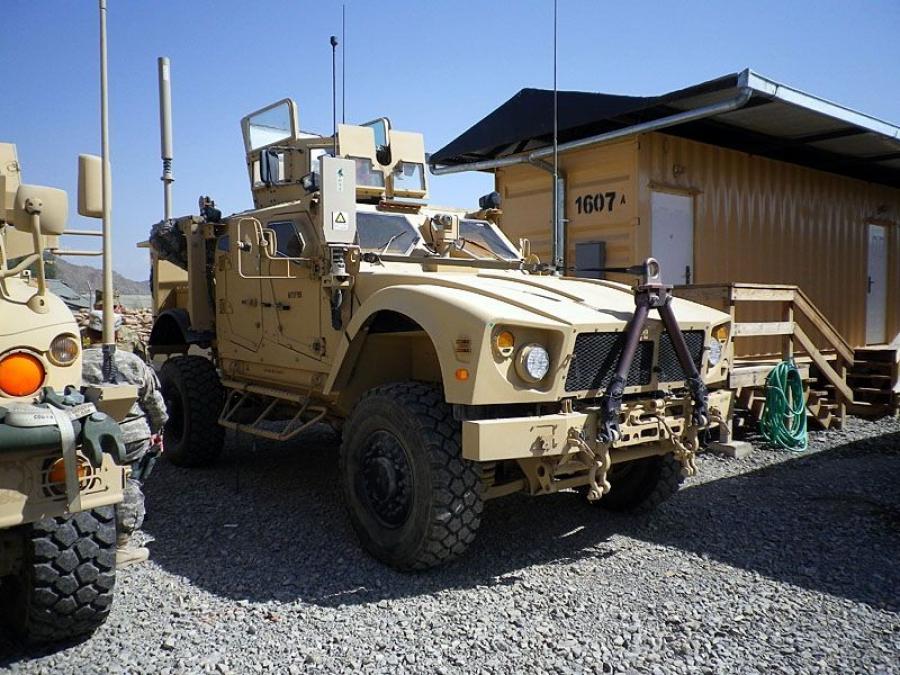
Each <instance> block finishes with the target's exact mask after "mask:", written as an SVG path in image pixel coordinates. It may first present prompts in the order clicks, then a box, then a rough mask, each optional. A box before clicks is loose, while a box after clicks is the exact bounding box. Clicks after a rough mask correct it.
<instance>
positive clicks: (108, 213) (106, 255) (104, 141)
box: [99, 0, 116, 346]
mask: <svg viewBox="0 0 900 675" xmlns="http://www.w3.org/2000/svg"><path fill="white" fill-rule="evenodd" d="M99 2H100V154H101V155H102V156H103V344H104V345H105V346H106V345H112V346H115V344H116V334H115V324H114V322H113V311H112V310H113V304H112V303H113V281H112V280H113V277H112V177H111V176H110V164H109V105H108V91H107V75H106V70H107V64H106V0H99Z"/></svg>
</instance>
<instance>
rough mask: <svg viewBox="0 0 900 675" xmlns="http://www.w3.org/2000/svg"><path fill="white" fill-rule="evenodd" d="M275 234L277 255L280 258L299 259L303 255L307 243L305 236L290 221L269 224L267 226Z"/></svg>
mask: <svg viewBox="0 0 900 675" xmlns="http://www.w3.org/2000/svg"><path fill="white" fill-rule="evenodd" d="M266 227H268V228H269V229H270V230H273V231H274V232H275V240H276V249H275V255H276V256H277V257H279V258H299V257H300V256H301V255H303V249H304V248H305V246H306V242H304V241H303V235H302V234H300V232H299V230H297V226H296V225H295V224H294V223H293V222H292V221H290V220H285V221H280V222H277V223H269V224H268V225H266Z"/></svg>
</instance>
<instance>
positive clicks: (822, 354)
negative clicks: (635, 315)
mask: <svg viewBox="0 0 900 675" xmlns="http://www.w3.org/2000/svg"><path fill="white" fill-rule="evenodd" d="M675 295H677V296H679V297H683V298H687V299H688V300H694V301H695V302H700V303H702V304H706V305H709V306H712V307H716V308H717V309H721V310H723V311H725V312H728V313H729V314H731V318H732V336H733V338H734V339H740V338H750V337H762V336H780V338H781V354H780V355H779V356H780V358H779V356H775V358H774V359H773V355H769V356H764V357H761V358H756V359H736V361H735V364H734V367H733V368H732V371H731V380H730V383H729V384H730V386H731V388H732V389H733V390H735V408H736V409H738V410H741V411H744V412H745V413H746V414H745V416H744V417H736V418H735V421H736V422H737V423H738V424H739V423H740V421H741V420H742V419H744V418H749V419H751V420H756V421H757V422H758V421H759V419H760V417H761V416H762V412H763V410H764V409H765V377H766V375H767V374H768V373H769V372H770V371H771V369H772V368H773V367H775V365H777V363H778V362H779V361H780V360H782V359H794V360H795V361H796V362H797V365H798V368H799V369H800V374H801V377H802V378H803V381H804V384H805V389H806V391H805V395H806V397H807V399H806V408H807V415H808V418H809V420H808V421H809V422H810V425H811V428H814V429H815V428H820V429H828V428H832V427H841V426H843V425H844V423H845V420H846V414H847V410H848V406H849V405H850V404H852V403H853V402H854V401H855V399H856V394H855V391H854V389H853V387H852V386H851V384H850V380H849V379H848V376H849V374H850V373H851V372H857V371H853V370H852V369H853V368H854V366H855V363H856V353H855V351H854V349H853V348H852V347H851V346H850V345H849V344H848V343H847V341H846V340H845V339H844V337H843V336H842V335H841V334H840V333H839V332H838V331H837V330H836V329H835V328H834V326H833V325H832V324H831V322H830V321H829V320H828V319H827V317H826V316H825V315H824V314H822V312H821V311H820V310H819V308H818V307H816V306H815V305H814V304H813V303H812V302H811V301H810V299H809V298H808V297H807V296H806V294H805V293H804V292H803V291H802V290H801V289H800V288H799V287H797V286H793V285H772V284H747V283H731V284H704V285H694V286H680V287H678V288H677V289H676V291H675ZM746 303H753V304H760V303H764V304H765V305H766V306H768V307H770V308H775V309H777V310H779V311H778V314H777V318H778V319H779V320H774V321H762V322H761V321H754V322H739V321H737V320H736V307H737V306H738V305H739V304H746ZM858 372H859V373H860V374H861V373H862V372H863V371H858ZM879 372H880V371H879ZM854 412H856V411H855V410H854ZM729 432H730V430H729Z"/></svg>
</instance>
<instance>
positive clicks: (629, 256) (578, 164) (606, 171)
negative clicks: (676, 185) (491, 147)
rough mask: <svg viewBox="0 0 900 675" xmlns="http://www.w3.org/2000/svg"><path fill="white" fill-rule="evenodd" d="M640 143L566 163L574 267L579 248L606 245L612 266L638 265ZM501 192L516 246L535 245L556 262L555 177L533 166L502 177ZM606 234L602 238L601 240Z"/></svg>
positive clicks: (505, 223)
mask: <svg viewBox="0 0 900 675" xmlns="http://www.w3.org/2000/svg"><path fill="white" fill-rule="evenodd" d="M636 167H637V143H636V142H635V141H633V140H629V141H624V142H621V143H614V144H610V145H608V146H604V147H602V148H594V149H587V150H580V151H577V152H571V153H567V154H566V155H564V156H561V157H560V171H561V172H562V173H563V174H564V176H565V179H566V204H565V213H566V219H567V221H568V222H567V225H566V248H567V259H568V264H569V265H574V261H575V244H576V243H577V242H580V241H595V240H597V239H603V240H604V241H605V242H606V262H607V264H608V265H628V264H631V263H632V262H633V260H634V255H635V244H634V236H633V235H634V230H635V227H636V225H637V213H638V209H637V206H638V202H637V198H636V197H637V193H636V187H637V176H636V173H635V170H636ZM496 182H497V191H498V192H500V195H501V196H502V198H503V218H502V222H501V227H502V228H503V231H504V232H505V233H506V234H507V236H508V237H509V238H510V239H512V240H513V241H514V242H517V241H518V240H519V238H520V237H527V238H528V239H529V240H530V241H531V250H532V251H533V252H534V253H537V254H538V256H540V258H541V260H549V259H550V231H551V222H552V220H551V219H552V208H553V205H552V203H551V192H550V190H551V186H552V184H553V177H552V175H551V174H550V173H549V172H548V171H545V170H543V169H539V168H537V167H535V166H531V165H515V166H511V167H506V168H503V169H499V170H498V171H497V178H496ZM601 232H602V235H603V236H602V237H600V236H598V235H599V234H600V233H601Z"/></svg>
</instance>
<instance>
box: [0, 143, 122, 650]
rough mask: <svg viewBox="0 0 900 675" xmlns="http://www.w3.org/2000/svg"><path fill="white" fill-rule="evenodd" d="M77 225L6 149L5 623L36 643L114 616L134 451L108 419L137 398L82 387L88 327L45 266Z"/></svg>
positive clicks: (0, 578) (0, 353)
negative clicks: (119, 507) (83, 335)
mask: <svg viewBox="0 0 900 675" xmlns="http://www.w3.org/2000/svg"><path fill="white" fill-rule="evenodd" d="M79 168H80V171H81V173H80V175H79V184H80V188H81V190H80V192H81V194H80V204H79V210H80V211H81V213H82V215H93V214H94V212H95V211H97V210H98V209H99V206H98V205H99V199H100V197H99V180H98V178H99V158H96V157H88V156H82V158H81V159H80V167H79ZM67 216H68V200H67V196H66V193H65V192H64V191H62V190H57V189H54V188H48V187H40V186H36V185H24V184H22V183H21V180H20V170H19V164H18V160H17V157H16V148H15V146H14V145H11V144H8V143H0V621H3V622H5V623H6V624H7V625H8V626H9V627H11V628H12V629H13V630H14V631H15V632H16V633H18V634H19V635H20V636H22V637H24V638H25V639H27V640H29V641H50V640H54V641H55V640H66V639H69V638H73V637H76V636H79V635H83V634H86V633H90V632H91V631H93V630H94V629H95V628H97V626H99V625H100V624H101V623H103V621H105V619H106V616H107V614H108V613H109V608H110V602H111V601H112V592H113V585H114V583H115V560H116V557H115V542H116V525H115V518H114V511H113V505H114V504H116V503H117V502H120V501H121V500H122V489H123V484H124V469H122V468H120V467H118V466H117V465H116V462H115V459H116V458H119V457H121V453H124V450H125V448H124V445H123V444H122V437H121V433H120V432H119V427H118V425H117V424H116V422H115V420H114V419H113V418H112V417H110V416H108V415H107V414H106V413H104V412H102V410H106V412H107V413H114V414H116V415H119V414H124V412H125V411H127V409H128V407H129V406H130V405H131V403H132V401H133V400H134V392H133V391H132V389H133V388H127V389H126V390H125V391H124V392H123V391H121V390H117V389H115V388H97V389H95V390H92V391H90V392H84V393H82V392H81V391H80V390H79V388H78V386H79V385H80V383H81V339H80V336H79V333H78V326H77V324H76V323H75V318H74V317H73V316H72V312H71V311H69V309H68V308H67V307H66V306H65V305H64V304H63V302H62V300H61V299H60V298H59V297H57V296H56V295H54V294H53V293H51V292H49V291H48V290H47V284H46V279H45V274H44V263H43V253H44V250H45V249H46V248H49V247H54V248H55V247H56V241H57V239H58V237H59V235H60V234H62V232H63V231H64V229H65V225H66V219H67ZM32 266H36V274H34V275H32V274H30V273H29V271H28V268H29V267H32ZM85 394H87V398H88V399H92V400H93V401H94V402H91V400H86V397H85ZM120 395H124V396H125V398H124V399H122V400H118V401H117V400H116V399H117V397H118V396H120Z"/></svg>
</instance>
